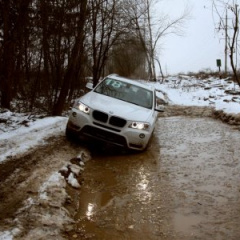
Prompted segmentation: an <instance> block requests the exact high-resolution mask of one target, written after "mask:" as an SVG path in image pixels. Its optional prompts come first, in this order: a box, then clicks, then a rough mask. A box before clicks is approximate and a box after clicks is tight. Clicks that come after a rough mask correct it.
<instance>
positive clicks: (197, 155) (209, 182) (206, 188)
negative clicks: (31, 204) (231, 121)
mask: <svg viewBox="0 0 240 240" xmlns="http://www.w3.org/2000/svg"><path fill="white" fill-rule="evenodd" d="M239 141H240V132H239V131H236V130H234V129H232V128H231V127H230V126H228V125H225V124H223V123H221V122H219V121H216V120H212V119H210V118H190V117H166V118H161V119H159V121H158V125H157V128H156V131H155V136H154V138H153V141H152V143H151V146H150V148H149V149H148V150H147V151H146V152H143V153H138V154H137V153H132V154H129V153H122V152H117V151H116V152H111V151H110V150H109V149H104V150H103V151H101V150H98V151H93V152H92V159H91V160H90V161H89V162H87V163H86V166H85V171H84V173H83V175H82V177H81V181H82V187H81V191H80V194H79V198H78V204H77V209H76V213H75V220H76V223H77V224H76V225H75V228H74V230H73V231H71V232H69V233H68V234H67V237H68V239H169V240H170V239H171V240H172V239H177V240H179V239H183V240H188V239H222V240H225V239H233V240H238V239H240V230H239V225H240V185H239V182H240V174H239V172H240V164H239V162H240V159H239V157H240V149H239Z"/></svg>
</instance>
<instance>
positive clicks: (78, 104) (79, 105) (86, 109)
mask: <svg viewBox="0 0 240 240" xmlns="http://www.w3.org/2000/svg"><path fill="white" fill-rule="evenodd" d="M73 107H74V108H76V109H79V110H80V111H81V112H84V113H86V114H89V113H90V108H89V107H88V106H87V105H85V104H83V103H81V102H79V101H77V102H75V104H74V106H73Z"/></svg>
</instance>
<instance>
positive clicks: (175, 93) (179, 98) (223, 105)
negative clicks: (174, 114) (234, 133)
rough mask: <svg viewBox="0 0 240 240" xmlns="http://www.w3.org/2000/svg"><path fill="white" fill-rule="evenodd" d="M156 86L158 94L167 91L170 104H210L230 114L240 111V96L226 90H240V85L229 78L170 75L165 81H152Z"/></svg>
mask: <svg viewBox="0 0 240 240" xmlns="http://www.w3.org/2000/svg"><path fill="white" fill-rule="evenodd" d="M150 84H153V85H154V86H155V88H156V89H157V90H159V91H160V92H158V94H157V95H158V96H159V97H160V98H161V97H162V92H164V93H166V94H167V96H168V99H169V100H170V104H178V105H184V106H210V107H214V108H215V109H216V110H223V111H224V112H225V113H228V114H238V113H240V96H239V94H238V95H236V96H234V95H231V94H228V93H227V92H226V91H228V90H233V91H238V92H240V89H239V86H236V84H234V83H232V82H228V81H227V79H218V78H210V79H207V80H199V79H196V78H194V77H188V78H187V79H179V78H176V77H169V78H168V79H167V81H165V82H164V83H150Z"/></svg>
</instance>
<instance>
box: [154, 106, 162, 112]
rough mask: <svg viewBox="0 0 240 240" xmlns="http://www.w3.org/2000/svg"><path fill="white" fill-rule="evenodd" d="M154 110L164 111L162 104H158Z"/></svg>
mask: <svg viewBox="0 0 240 240" xmlns="http://www.w3.org/2000/svg"><path fill="white" fill-rule="evenodd" d="M154 110H155V111H157V112H164V106H162V105H158V106H157V107H156V108H155V109H154Z"/></svg>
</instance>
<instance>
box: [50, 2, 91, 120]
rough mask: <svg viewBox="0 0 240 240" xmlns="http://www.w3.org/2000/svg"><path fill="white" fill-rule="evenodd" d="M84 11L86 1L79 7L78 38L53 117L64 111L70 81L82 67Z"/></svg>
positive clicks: (85, 9)
mask: <svg viewBox="0 0 240 240" xmlns="http://www.w3.org/2000/svg"><path fill="white" fill-rule="evenodd" d="M86 11H87V0H82V1H81V6H80V18H79V28H78V29H79V32H78V36H77V37H76V41H75V44H74V47H73V49H72V54H71V58H70V60H69V63H68V67H67V70H66V73H65V75H64V79H63V84H62V86H61V90H60V94H59V97H58V99H57V102H56V104H55V106H54V108H53V115H54V116H58V115H61V114H62V111H63V109H64V103H65V101H66V98H67V96H68V93H69V89H70V86H71V81H73V79H74V78H77V76H78V75H79V74H78V73H79V71H80V69H81V65H82V59H83V51H84V46H83V41H84V24H85V20H86Z"/></svg>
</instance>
